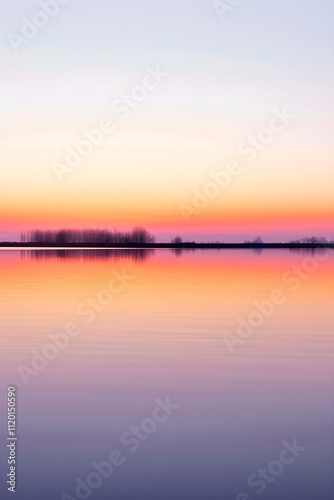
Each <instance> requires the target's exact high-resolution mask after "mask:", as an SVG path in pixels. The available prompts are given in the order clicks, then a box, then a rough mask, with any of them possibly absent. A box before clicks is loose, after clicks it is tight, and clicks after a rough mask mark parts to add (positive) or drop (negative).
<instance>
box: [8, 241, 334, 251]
mask: <svg viewBox="0 0 334 500" xmlns="http://www.w3.org/2000/svg"><path fill="white" fill-rule="evenodd" d="M0 248H22V249H26V248H27V249H30V248H31V249H35V248H37V249H55V250H69V249H76V248H77V249H79V248H81V249H85V248H87V249H93V248H94V249H98V248H108V249H110V250H112V249H120V248H121V249H129V250H131V249H137V248H142V249H144V248H148V249H154V248H156V249H159V248H171V249H180V250H182V249H184V250H187V249H196V248H198V249H210V248H211V249H217V248H218V249H224V248H226V249H228V248H240V249H242V248H256V249H262V248H290V249H299V248H300V249H303V248H306V249H316V248H334V243H191V242H190V243H145V244H142V245H141V244H133V245H113V246H109V245H99V244H94V243H90V244H89V243H88V244H87V243H86V244H79V243H76V244H71V245H54V244H46V243H40V244H38V243H21V242H0Z"/></svg>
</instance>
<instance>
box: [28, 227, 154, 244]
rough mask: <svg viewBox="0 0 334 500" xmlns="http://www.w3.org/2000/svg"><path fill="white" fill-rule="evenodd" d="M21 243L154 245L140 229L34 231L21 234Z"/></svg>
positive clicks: (149, 235)
mask: <svg viewBox="0 0 334 500" xmlns="http://www.w3.org/2000/svg"><path fill="white" fill-rule="evenodd" d="M21 242H22V243H39V244H40V243H47V244H54V245H71V244H82V245H84V244H87V243H90V244H96V245H133V244H140V245H145V244H150V243H155V237H154V236H153V235H152V234H150V233H149V232H148V231H147V230H146V229H144V228H142V227H136V228H134V229H132V231H129V232H124V231H116V230H114V231H113V232H111V231H109V230H108V229H82V230H79V229H59V230H55V231H50V230H49V229H46V230H40V229H35V230H32V231H28V232H24V231H22V232H21Z"/></svg>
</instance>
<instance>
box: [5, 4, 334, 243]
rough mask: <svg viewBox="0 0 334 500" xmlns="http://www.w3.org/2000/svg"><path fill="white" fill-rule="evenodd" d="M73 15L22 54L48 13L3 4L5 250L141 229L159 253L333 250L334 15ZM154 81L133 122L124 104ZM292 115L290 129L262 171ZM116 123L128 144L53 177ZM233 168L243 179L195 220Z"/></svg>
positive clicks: (258, 8) (158, 10)
mask: <svg viewBox="0 0 334 500" xmlns="http://www.w3.org/2000/svg"><path fill="white" fill-rule="evenodd" d="M45 2H46V0H45ZM42 3H43V0H41V3H40V4H42ZM65 3H66V2H65V1H64V5H61V6H59V11H58V12H57V13H56V14H55V15H54V17H53V18H51V19H49V18H47V21H46V24H45V26H44V27H40V28H38V30H39V31H38V32H37V33H36V34H35V35H34V36H32V37H31V38H30V39H25V43H23V42H22V39H21V42H22V43H21V42H18V41H17V40H18V39H17V38H16V39H15V38H13V33H15V34H17V35H20V36H21V37H22V27H23V26H24V23H25V21H23V18H28V19H29V20H32V19H33V18H34V16H35V17H36V13H37V12H38V11H40V10H41V7H40V6H39V3H38V2H37V1H33V0H11V1H10V2H8V1H5V0H2V1H1V2H0V6H1V10H0V16H1V19H2V27H1V30H2V37H1V61H2V66H3V71H2V78H1V86H2V99H1V117H2V119H1V142H0V150H1V184H0V186H1V188H0V189H1V195H0V210H1V218H0V240H8V239H16V238H17V237H18V235H19V232H20V231H21V230H27V229H33V228H47V227H50V228H64V227H66V228H72V227H101V228H104V227H109V228H118V229H122V228H124V229H127V228H131V227H133V226H137V225H143V226H145V227H147V228H148V229H149V230H150V231H152V232H153V233H154V234H155V235H156V236H157V239H158V241H165V240H169V239H170V238H171V236H174V235H175V234H181V235H182V236H183V237H184V238H186V239H187V238H189V239H191V240H193V239H195V240H197V241H211V240H214V241H216V240H218V239H219V240H222V241H224V240H225V241H243V240H245V239H249V238H252V237H255V236H257V235H262V236H263V239H264V240H265V241H280V240H289V239H295V238H299V237H301V236H308V235H312V234H315V235H321V236H326V237H328V238H331V239H334V196H333V187H334V169H333V153H334V144H333V128H334V127H333V125H334V99H333V66H332V62H333V47H334V32H333V27H332V20H333V15H334V6H333V2H331V1H330V0H320V1H319V0H317V1H315V0H271V1H268V0H245V1H244V2H243V3H242V4H241V5H240V6H239V7H236V8H234V9H233V10H232V11H231V12H229V13H228V14H227V15H226V18H225V19H224V20H222V19H220V17H219V16H218V13H217V12H215V8H214V6H213V2H212V0H159V1H158V0H70V1H69V2H68V4H66V5H65ZM37 18H38V16H37ZM40 19H42V21H43V17H42V18H40ZM10 34H11V35H10ZM14 39H15V40H16V42H13V40H14ZM15 43H16V44H17V45H16V46H15ZM157 68H160V71H161V72H162V73H163V74H164V76H163V77H160V80H161V81H159V82H158V80H154V78H153V77H152V72H153V70H156V69H157ZM149 74H150V77H148V75H149ZM167 74H168V75H167ZM157 78H158V79H159V77H157ZM144 79H146V80H145V81H149V82H150V88H151V89H152V90H149V91H145V92H146V94H147V96H146V95H145V96H144V97H143V99H141V101H142V102H137V103H136V102H135V101H134V100H132V101H131V103H132V104H133V103H135V104H133V109H131V106H130V105H129V106H128V109H129V112H128V113H126V115H127V116H126V117H125V116H124V115H125V113H124V114H122V113H121V112H120V110H119V106H118V107H116V102H117V103H119V101H120V100H122V99H123V98H124V95H127V94H131V92H135V93H136V95H138V96H140V97H141V96H142V95H143V94H142V93H141V91H140V90H138V88H137V90H134V89H135V88H136V87H138V86H142V82H143V80H144ZM153 87H154V89H153ZM138 99H139V97H138ZM123 109H124V107H123ZM284 109H285V110H287V112H288V113H290V114H291V115H293V116H294V118H293V119H292V120H291V123H289V124H284V123H283V122H281V125H282V123H283V124H284V127H282V128H281V129H280V131H279V132H277V131H275V133H273V134H272V139H271V140H270V142H268V143H267V144H266V145H265V146H263V143H261V148H259V149H261V150H258V151H256V154H254V158H253V159H252V161H248V160H249V157H250V155H248V156H247V155H246V154H244V153H243V151H245V144H246V143H248V142H249V138H250V137H255V138H257V137H258V136H259V134H261V131H263V129H264V128H267V127H268V125H269V123H272V119H273V117H274V116H277V115H275V113H277V111H279V112H282V110H284ZM117 110H118V111H117ZM274 110H276V112H275V111H274ZM106 119H109V120H111V122H112V123H113V128H114V130H113V131H112V132H110V133H108V134H104V136H103V141H102V143H101V144H99V145H98V146H92V147H91V152H90V153H89V154H88V155H87V156H86V157H85V158H83V159H82V161H81V160H80V164H79V165H78V166H76V167H75V168H72V169H71V168H70V167H69V166H68V165H67V171H66V172H65V173H64V175H62V177H61V180H62V181H61V182H60V181H59V178H58V177H57V175H56V171H55V166H54V165H55V162H58V164H63V165H64V164H65V163H66V162H65V158H66V155H67V150H68V148H73V149H74V150H75V149H76V148H77V147H78V144H79V143H80V141H82V140H87V139H86V138H85V135H84V133H83V131H84V130H86V131H91V130H92V129H95V128H96V127H97V126H99V124H100V123H101V122H105V120H106ZM263 134H264V135H262V136H261V137H264V138H267V137H268V134H266V133H263ZM242 145H244V148H243V149H240V148H242ZM232 160H234V161H236V162H238V165H239V167H240V168H239V171H238V173H237V174H236V175H234V176H233V177H231V179H230V182H228V183H227V185H226V186H225V187H220V189H218V188H217V189H218V191H217V193H216V194H215V196H214V197H212V198H211V199H208V200H207V202H206V203H205V204H206V206H205V207H204V208H198V206H196V207H195V206H194V197H195V191H196V193H198V191H199V192H201V193H203V191H205V189H209V188H208V184H209V183H210V182H211V183H212V178H211V174H213V173H214V172H216V173H217V172H220V171H222V170H225V169H226V166H227V165H228V164H229V162H231V161H232ZM69 170H71V171H69ZM194 190H195V191H194ZM197 190H198V191H197ZM182 207H183V208H182ZM185 207H188V208H189V207H190V208H191V209H192V210H193V212H191V216H190V217H189V219H188V220H185V218H184V216H183V215H182V214H183V213H184V209H185Z"/></svg>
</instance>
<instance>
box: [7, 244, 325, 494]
mask: <svg viewBox="0 0 334 500" xmlns="http://www.w3.org/2000/svg"><path fill="white" fill-rule="evenodd" d="M0 267H1V291H0V293H1V298H0V303H1V312H0V320H1V352H2V362H1V374H2V376H1V402H0V404H1V415H5V416H6V398H7V396H6V394H7V386H9V385H15V386H16V387H17V409H18V420H17V436H18V441H17V447H16V452H17V493H16V496H15V498H16V499H17V500H21V499H22V500H30V499H31V500H32V499H34V500H36V499H42V498H43V499H47V500H53V499H61V498H63V500H65V499H68V498H91V499H97V500H105V499H106V500H107V499H108V500H113V499H116V500H131V499H134V500H138V499H140V500H141V499H145V500H153V499H154V500H156V499H159V500H165V499H166V500H167V499H173V500H218V499H219V500H225V499H226V500H229V499H231V500H235V499H238V500H246V499H247V500H248V499H254V498H258V497H260V498H262V499H264V500H283V499H284V500H295V499H298V500H299V499H300V500H301V499H303V500H316V499H321V500H332V499H333V498H334V470H333V469H334V332H333V327H334V320H333V317H334V313H333V311H334V307H333V306H334V257H333V251H330V250H328V251H316V252H313V253H312V252H303V251H289V250H264V251H261V252H255V251H252V250H220V251H215V250H203V251H201V250H196V251H172V250H154V251H145V250H137V251H133V250H73V251H70V250H66V251H50V250H47V251H43V250H38V251H20V250H15V251H14V250H2V251H0ZM268 300H270V301H271V302H268ZM273 300H274V302H273ZM238 325H239V327H240V325H243V326H242V327H241V329H240V328H239V333H237V328H238ZM57 334H58V335H57ZM57 342H58V346H57V345H56V344H57ZM50 346H51V347H50ZM60 346H61V347H60ZM36 353H39V356H43V357H40V358H39V360H37V357H36V356H37V354H36ZM41 353H42V354H41ZM36 360H37V361H36ZM43 360H44V361H43ZM168 398H169V399H168ZM1 431H2V434H1V443H2V444H1V451H0V454H1V470H2V471H5V472H6V473H7V470H8V467H9V466H8V465H7V450H6V438H7V431H6V419H5V418H3V417H2V425H1ZM283 443H284V444H283ZM296 443H297V448H296ZM293 446H294V447H293ZM289 447H290V451H289ZM291 447H293V448H292V451H291ZM284 450H286V451H284ZM110 460H113V461H114V463H113V465H112V464H111V462H110ZM106 461H108V463H106ZM102 462H104V466H103V465H102V466H101V463H102ZM92 463H95V466H96V467H102V469H101V468H100V469H99V471H100V472H97V468H96V467H94V465H92ZM99 464H100V465H99ZM108 464H109V465H108ZM103 467H104V468H103ZM259 469H260V472H259ZM262 469H265V472H264V474H265V475H264V476H261V474H263V472H261V470H262ZM102 472H103V474H104V475H105V476H109V477H102V475H101V474H102ZM87 476H88V477H87ZM77 478H80V479H81V480H82V481H83V483H81V482H80V481H79V483H80V485H81V488H79V490H77V493H75V488H76V486H77V484H79V483H76V479H77ZM87 481H88V483H89V484H90V486H89V485H88V486H87ZM4 483H5V481H4V479H3V476H2V478H1V495H0V496H1V498H7V497H8V498H12V496H11V495H12V494H11V493H9V492H7V491H6V488H7V487H6V485H5V484H4ZM83 484H85V485H86V486H83ZM66 494H67V495H66Z"/></svg>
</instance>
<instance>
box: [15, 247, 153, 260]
mask: <svg viewBox="0 0 334 500" xmlns="http://www.w3.org/2000/svg"><path fill="white" fill-rule="evenodd" d="M20 254H21V259H40V260H42V259H60V260H62V259H83V260H90V259H95V260H97V259H102V260H106V259H111V260H129V259H131V260H133V261H135V262H140V261H144V260H146V259H148V258H149V257H152V256H153V254H154V250H152V249H145V248H136V249H124V248H118V249H104V248H103V249H95V248H93V249H75V250H73V249H71V250H21V252H20Z"/></svg>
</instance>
